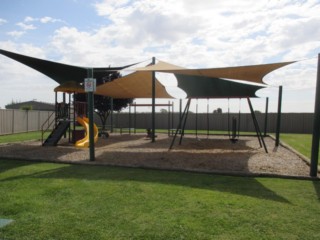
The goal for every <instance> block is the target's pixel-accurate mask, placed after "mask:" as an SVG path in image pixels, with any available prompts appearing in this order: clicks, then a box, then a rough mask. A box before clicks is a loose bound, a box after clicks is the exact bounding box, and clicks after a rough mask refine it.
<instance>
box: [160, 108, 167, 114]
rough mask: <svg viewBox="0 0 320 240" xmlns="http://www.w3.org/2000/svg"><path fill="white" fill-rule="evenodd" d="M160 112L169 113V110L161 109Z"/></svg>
mask: <svg viewBox="0 0 320 240" xmlns="http://www.w3.org/2000/svg"><path fill="white" fill-rule="evenodd" d="M160 112H161V113H168V110H167V109H164V108H161V109H160Z"/></svg>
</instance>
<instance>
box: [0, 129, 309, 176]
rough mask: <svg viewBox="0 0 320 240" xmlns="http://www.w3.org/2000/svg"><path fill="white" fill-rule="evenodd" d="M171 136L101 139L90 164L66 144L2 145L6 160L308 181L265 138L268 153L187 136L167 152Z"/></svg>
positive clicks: (286, 153) (248, 144)
mask: <svg viewBox="0 0 320 240" xmlns="http://www.w3.org/2000/svg"><path fill="white" fill-rule="evenodd" d="M171 141H172V137H168V136H167V135H166V134H158V136H157V138H156V142H154V143H152V142H151V141H150V139H148V138H146V137H145V134H143V135H142V134H141V135H139V134H136V135H118V134H111V135H110V137H109V138H99V140H98V142H97V143H96V146H95V156H96V159H95V161H94V162H92V161H89V150H88V149H87V148H85V149H83V148H76V147H74V146H73V145H72V144H70V143H68V142H67V141H66V140H62V141H61V142H60V143H59V145H58V146H57V147H42V146H41V143H40V142H39V141H29V142H23V143H11V144H3V145H0V156H1V157H2V158H14V159H25V160H26V159H29V160H40V161H49V162H62V163H78V164H79V163H80V164H102V165H111V166H125V167H142V168H152V169H166V170H186V171H196V172H210V173H227V174H239V175H275V176H300V177H308V176H309V171H310V167H309V165H308V164H307V163H306V161H305V160H303V159H302V158H301V157H300V156H298V155H297V154H296V153H294V152H293V151H291V150H290V149H288V148H286V147H283V146H280V147H278V148H276V147H274V146H275V142H274V140H273V139H272V138H270V137H266V138H265V142H266V145H267V149H268V153H265V151H264V149H263V148H261V147H260V145H259V142H258V139H257V138H256V137H241V138H240V139H239V141H238V142H237V143H232V142H230V140H229V139H228V137H225V136H209V137H207V136H203V137H199V136H198V138H196V137H195V136H188V135H186V136H185V137H184V138H183V141H182V144H181V145H179V139H177V141H176V142H175V145H174V146H173V149H172V150H169V146H170V143H171Z"/></svg>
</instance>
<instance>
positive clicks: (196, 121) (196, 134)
mask: <svg viewBox="0 0 320 240" xmlns="http://www.w3.org/2000/svg"><path fill="white" fill-rule="evenodd" d="M196 138H198V99H197V104H196Z"/></svg>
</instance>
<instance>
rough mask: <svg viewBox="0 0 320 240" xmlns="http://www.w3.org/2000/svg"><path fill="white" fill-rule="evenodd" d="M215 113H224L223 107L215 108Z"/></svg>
mask: <svg viewBox="0 0 320 240" xmlns="http://www.w3.org/2000/svg"><path fill="white" fill-rule="evenodd" d="M213 113H222V109H221V108H217V109H216V110H213Z"/></svg>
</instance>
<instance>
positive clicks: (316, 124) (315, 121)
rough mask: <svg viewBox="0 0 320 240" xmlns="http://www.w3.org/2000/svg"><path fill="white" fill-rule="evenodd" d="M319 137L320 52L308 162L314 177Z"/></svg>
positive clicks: (316, 172)
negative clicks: (309, 158) (309, 159)
mask: <svg viewBox="0 0 320 240" xmlns="http://www.w3.org/2000/svg"><path fill="white" fill-rule="evenodd" d="M319 138H320V54H319V55H318V71H317V85H316V96H315V104H314V117H313V133H312V148H311V164H310V176H311V177H316V176H317V174H318V158H319Z"/></svg>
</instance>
